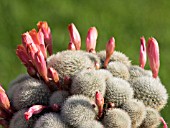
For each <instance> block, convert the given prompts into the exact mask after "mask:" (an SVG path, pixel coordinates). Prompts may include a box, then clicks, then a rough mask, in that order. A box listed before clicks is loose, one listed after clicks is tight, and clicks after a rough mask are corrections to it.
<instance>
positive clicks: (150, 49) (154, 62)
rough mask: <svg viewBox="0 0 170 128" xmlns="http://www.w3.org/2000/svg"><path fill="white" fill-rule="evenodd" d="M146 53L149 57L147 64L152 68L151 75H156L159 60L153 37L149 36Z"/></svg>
mask: <svg viewBox="0 0 170 128" xmlns="http://www.w3.org/2000/svg"><path fill="white" fill-rule="evenodd" d="M147 54H148V59H149V65H150V68H151V70H152V74H153V77H154V78H156V77H157V76H158V72H159V67H160V60H159V46H158V42H157V41H156V39H155V38H153V37H152V38H149V40H148V45H147Z"/></svg>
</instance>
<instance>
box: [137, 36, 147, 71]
mask: <svg viewBox="0 0 170 128" xmlns="http://www.w3.org/2000/svg"><path fill="white" fill-rule="evenodd" d="M140 42H141V44H140V56H139V62H140V67H141V68H144V67H145V64H146V59H147V58H146V45H145V44H146V42H145V38H144V37H141V38H140Z"/></svg>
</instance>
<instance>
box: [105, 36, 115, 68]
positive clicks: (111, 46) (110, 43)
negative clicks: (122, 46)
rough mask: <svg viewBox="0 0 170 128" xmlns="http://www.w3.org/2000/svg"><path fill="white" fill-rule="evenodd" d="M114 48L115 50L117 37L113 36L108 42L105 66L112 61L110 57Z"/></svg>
mask: <svg viewBox="0 0 170 128" xmlns="http://www.w3.org/2000/svg"><path fill="white" fill-rule="evenodd" d="M114 50H115V39H114V37H112V38H110V40H109V41H108V43H107V44H106V59H105V61H104V68H107V65H108V63H109V61H110V58H111V56H112V54H113V52H114Z"/></svg>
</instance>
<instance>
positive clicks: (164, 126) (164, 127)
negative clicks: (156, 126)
mask: <svg viewBox="0 0 170 128" xmlns="http://www.w3.org/2000/svg"><path fill="white" fill-rule="evenodd" d="M160 120H161V122H162V123H163V128H168V125H167V124H166V122H165V120H164V118H163V117H161V118H160Z"/></svg>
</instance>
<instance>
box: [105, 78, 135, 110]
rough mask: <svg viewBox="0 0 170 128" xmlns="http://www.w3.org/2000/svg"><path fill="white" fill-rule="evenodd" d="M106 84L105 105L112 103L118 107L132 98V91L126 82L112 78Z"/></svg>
mask: <svg viewBox="0 0 170 128" xmlns="http://www.w3.org/2000/svg"><path fill="white" fill-rule="evenodd" d="M106 83H107V84H106V95H105V102H106V103H109V102H112V103H114V104H115V106H117V107H118V106H120V105H122V104H123V103H124V102H125V101H127V100H129V99H132V98H133V89H132V88H131V87H130V84H129V83H128V82H127V81H125V80H123V79H121V78H116V77H113V78H112V79H109V80H108V81H107V82H106Z"/></svg>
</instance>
